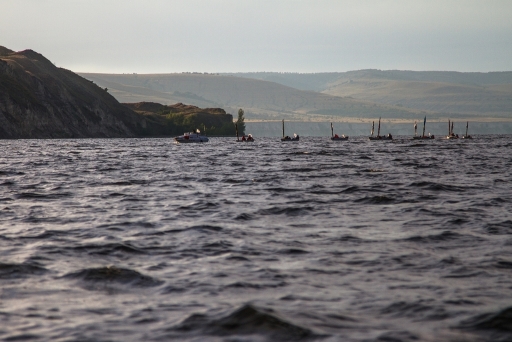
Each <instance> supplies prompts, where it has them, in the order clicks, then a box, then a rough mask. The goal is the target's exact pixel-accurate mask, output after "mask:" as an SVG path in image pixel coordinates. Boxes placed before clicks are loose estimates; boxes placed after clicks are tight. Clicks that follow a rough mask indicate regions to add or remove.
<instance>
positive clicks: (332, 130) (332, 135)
mask: <svg viewBox="0 0 512 342" xmlns="http://www.w3.org/2000/svg"><path fill="white" fill-rule="evenodd" d="M331 137H334V128H333V127H332V122H331Z"/></svg>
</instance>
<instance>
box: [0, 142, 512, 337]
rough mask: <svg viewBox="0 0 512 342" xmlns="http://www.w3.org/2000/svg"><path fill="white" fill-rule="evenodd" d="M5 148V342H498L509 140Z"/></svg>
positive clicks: (510, 211)
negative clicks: (171, 341) (19, 341)
mask: <svg viewBox="0 0 512 342" xmlns="http://www.w3.org/2000/svg"><path fill="white" fill-rule="evenodd" d="M232 140H233V139H228V138H212V139H211V142H210V143H207V144H203V145H176V144H174V143H173V142H172V141H171V140H170V139H110V140H102V139H91V140H87V139H85V140H12V141H0V255H1V259H0V320H1V322H2V324H1V325H0V338H1V339H3V340H29V339H32V340H36V341H37V340H41V341H50V340H52V341H55V340H63V341H84V340H90V341H170V340H189V341H205V340H206V341H283V340H293V341H295V340H304V341H482V340H484V341H487V340H488V341H500V340H501V341H510V340H511V339H512V184H511V181H512V177H511V168H512V137H511V136H478V137H476V139H474V140H472V141H463V140H459V141H447V140H441V139H439V140H434V141H425V142H415V141H411V140H407V139H396V140H395V141H392V142H386V141H380V142H370V141H367V140H366V139H364V138H355V139H351V140H350V141H348V142H331V141H329V140H327V139H325V138H310V139H308V138H304V140H303V141H300V142H299V143H281V142H279V141H277V140H278V139H271V138H267V139H258V141H257V142H256V143H253V144H249V143H247V144H242V143H236V142H233V141H232Z"/></svg>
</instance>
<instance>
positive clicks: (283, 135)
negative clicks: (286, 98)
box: [283, 119, 284, 138]
mask: <svg viewBox="0 0 512 342" xmlns="http://www.w3.org/2000/svg"><path fill="white" fill-rule="evenodd" d="M283 138H284V119H283Z"/></svg>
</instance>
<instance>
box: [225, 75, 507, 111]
mask: <svg viewBox="0 0 512 342" xmlns="http://www.w3.org/2000/svg"><path fill="white" fill-rule="evenodd" d="M227 75H232V76H237V77H244V78H252V79H258V80H265V81H272V82H277V83H280V84H283V85H286V86H289V87H295V88H297V89H302V90H312V91H318V92H322V93H324V94H329V95H333V96H341V97H346V96H350V97H352V98H354V99H358V100H364V101H369V102H374V103H378V104H385V105H394V106H398V107H401V108H410V109H412V110H416V111H417V110H420V111H426V112H429V113H438V114H437V115H434V117H436V116H438V117H447V116H452V117H467V118H471V117H487V118H488V117H492V118H510V117H512V72H488V73H478V72H468V73H463V72H453V71H401V70H387V71H382V70H358V71H350V72H343V73H312V74H299V73H272V72H261V73H236V74H227Z"/></svg>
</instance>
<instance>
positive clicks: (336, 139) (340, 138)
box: [331, 122, 348, 141]
mask: <svg viewBox="0 0 512 342" xmlns="http://www.w3.org/2000/svg"><path fill="white" fill-rule="evenodd" d="M331 140H334V141H338V140H348V137H347V136H345V134H342V135H341V137H340V136H339V135H338V134H334V128H333V127H332V122H331Z"/></svg>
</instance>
